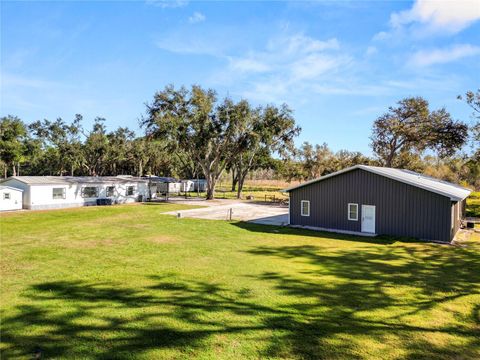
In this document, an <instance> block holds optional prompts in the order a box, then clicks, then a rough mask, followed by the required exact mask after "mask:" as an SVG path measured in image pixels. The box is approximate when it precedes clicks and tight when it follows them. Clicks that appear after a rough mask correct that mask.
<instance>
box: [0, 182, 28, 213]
mask: <svg viewBox="0 0 480 360" xmlns="http://www.w3.org/2000/svg"><path fill="white" fill-rule="evenodd" d="M22 198H23V190H21V189H16V188H13V187H10V186H3V185H0V211H7V210H20V209H22V204H23V200H22Z"/></svg>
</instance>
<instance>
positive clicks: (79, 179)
mask: <svg viewBox="0 0 480 360" xmlns="http://www.w3.org/2000/svg"><path fill="white" fill-rule="evenodd" d="M10 179H15V180H18V181H20V182H23V183H25V184H29V185H58V184H61V185H71V184H78V183H81V184H99V183H122V184H124V183H131V182H147V180H145V179H142V178H138V177H130V176H128V177H122V176H12V177H9V178H7V179H6V180H10ZM6 180H3V181H6Z"/></svg>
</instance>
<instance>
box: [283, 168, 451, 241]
mask: <svg viewBox="0 0 480 360" xmlns="http://www.w3.org/2000/svg"><path fill="white" fill-rule="evenodd" d="M301 200H310V216H309V217H304V216H301V215H300V202H301ZM290 202H291V205H290V206H291V209H290V210H291V211H290V224H292V225H302V226H312V227H321V228H327V229H336V230H344V231H356V232H360V231H361V218H362V213H361V212H362V205H374V206H375V207H376V220H375V232H376V233H377V234H386V235H393V236H408V237H416V238H420V239H428V240H440V241H450V240H451V237H452V228H451V201H450V199H449V198H448V197H445V196H442V195H438V194H435V193H432V192H430V191H427V190H423V189H420V188H418V187H415V186H411V185H408V184H405V183H402V182H399V181H395V180H392V179H389V178H386V177H384V176H381V175H377V174H373V173H371V172H368V171H365V170H362V169H355V170H352V171H349V172H346V173H343V174H339V175H337V176H334V177H331V178H328V179H325V180H322V181H319V182H315V183H312V184H310V185H307V186H304V187H300V188H298V189H294V190H292V191H291V192H290ZM348 203H356V204H358V210H359V216H358V221H351V220H348V217H347V208H348Z"/></svg>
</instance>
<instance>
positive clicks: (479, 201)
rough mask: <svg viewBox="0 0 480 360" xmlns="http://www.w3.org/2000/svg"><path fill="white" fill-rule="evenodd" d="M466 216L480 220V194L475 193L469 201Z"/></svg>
mask: <svg viewBox="0 0 480 360" xmlns="http://www.w3.org/2000/svg"><path fill="white" fill-rule="evenodd" d="M466 215H467V216H468V217H478V218H480V192H473V193H472V194H471V195H470V197H469V198H468V199H467V206H466Z"/></svg>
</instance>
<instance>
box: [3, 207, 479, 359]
mask: <svg viewBox="0 0 480 360" xmlns="http://www.w3.org/2000/svg"><path fill="white" fill-rule="evenodd" d="M181 208H182V207H181V206H176V205H171V204H156V203H153V204H148V205H125V206H112V207H86V208H79V209H71V210H55V211H41V212H22V213H10V214H7V215H5V214H3V215H0V221H1V232H0V241H1V247H0V276H1V291H0V293H1V295H0V296H1V302H0V306H1V320H2V322H1V345H0V351H1V355H0V358H2V359H30V358H32V357H33V354H34V352H35V351H36V350H40V351H41V352H42V355H43V357H42V358H44V359H193V358H195V359H332V360H335V359H339V360H340V359H365V360H367V359H382V360H383V359H445V360H446V359H462V360H466V359H479V358H480V337H479V336H478V335H479V331H480V324H479V317H478V311H479V309H480V275H479V274H480V234H475V235H474V236H475V237H472V238H471V239H470V241H469V242H467V243H465V245H466V246H465V247H451V246H446V245H436V244H426V243H421V242H411V241H410V242H409V241H407V240H404V241H402V239H393V238H386V237H384V238H361V237H353V236H346V235H335V234H328V233H318V232H309V231H302V230H296V229H290V228H280V227H269V226H262V225H253V224H247V223H241V222H227V221H214V220H200V219H177V218H176V217H174V216H167V215H162V212H165V211H172V210H176V209H181Z"/></svg>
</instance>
